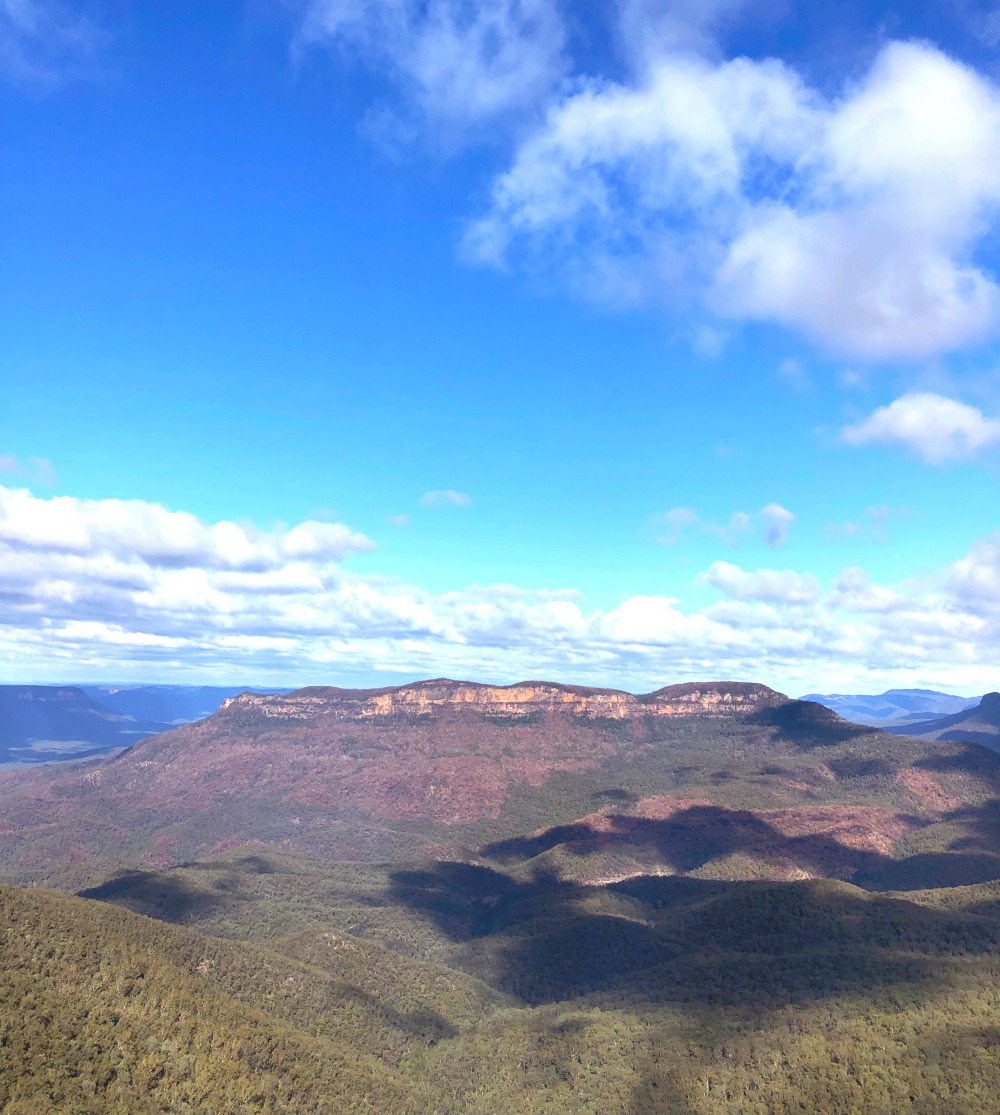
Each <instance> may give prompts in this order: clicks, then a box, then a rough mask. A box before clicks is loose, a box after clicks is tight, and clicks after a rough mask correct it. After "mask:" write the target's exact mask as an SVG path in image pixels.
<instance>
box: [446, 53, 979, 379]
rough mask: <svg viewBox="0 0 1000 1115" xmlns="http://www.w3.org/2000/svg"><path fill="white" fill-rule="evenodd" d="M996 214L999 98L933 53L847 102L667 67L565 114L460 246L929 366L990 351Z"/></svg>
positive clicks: (730, 74)
mask: <svg viewBox="0 0 1000 1115" xmlns="http://www.w3.org/2000/svg"><path fill="white" fill-rule="evenodd" d="M649 42H650V43H655V42H656V39H655V37H652V36H651V37H650V39H649ZM998 204H1000V94H998V91H997V88H996V87H995V86H994V85H993V84H992V83H991V82H990V81H988V80H987V79H986V78H984V77H982V76H980V75H978V74H976V73H975V72H973V71H972V70H970V69H968V68H967V67H964V66H962V65H961V64H959V63H958V62H956V61H954V60H952V59H950V58H948V57H947V56H945V55H944V54H942V53H941V52H940V51H937V50H936V49H934V48H933V47H931V46H928V45H925V44H918V43H900V42H897V43H890V44H888V45H887V46H886V47H885V49H884V50H883V51H882V53H881V54H880V55H879V57H878V58H877V59H876V61H875V63H874V65H873V66H872V68H871V70H870V72H869V73H868V75H867V76H866V77H865V78H864V80H863V81H861V82H859V83H857V84H854V85H849V86H848V87H847V88H846V89H845V91H844V93H843V95H842V96H841V97H840V98H839V99H835V100H828V99H826V98H824V97H823V96H821V95H820V93H819V92H817V91H816V90H814V89H811V88H809V87H808V86H807V85H806V84H805V83H804V81H803V80H802V79H801V77H800V76H799V75H798V74H797V73H795V72H794V71H793V70H792V69H790V68H789V67H788V66H786V65H784V64H782V63H781V62H778V61H776V60H765V61H751V60H748V59H745V58H740V59H735V60H731V61H724V62H720V63H714V62H709V61H707V60H705V59H699V58H696V57H694V56H693V55H691V54H690V53H689V52H684V53H681V52H675V53H670V52H666V53H664V52H662V51H661V52H660V53H659V54H658V55H657V56H656V57H655V59H653V60H651V61H650V62H649V64H648V66H646V67H645V68H644V69H643V71H642V74H641V76H640V77H639V78H638V79H637V80H636V81H635V82H634V83H633V84H626V83H615V82H607V81H599V80H591V81H588V82H585V83H583V85H582V88H579V89H577V90H576V91H574V92H572V93H571V94H569V95H567V96H565V97H564V98H563V99H562V100H559V101H557V102H555V103H554V104H553V105H552V107H551V108H550V110H549V113H548V115H547V118H546V120H545V122H544V124H543V125H542V126H541V127H540V128H538V129H537V130H536V131H535V132H534V134H532V135H530V136H529V137H528V138H527V139H525V141H524V142H523V143H522V144H521V146H520V148H519V150H518V151H517V153H516V156H515V158H514V160H513V163H512V164H511V166H510V168H509V169H508V170H507V171H506V172H505V173H504V174H502V175H501V176H500V177H498V178H497V180H496V181H495V182H494V185H493V190H492V203H491V205H490V207H489V210H488V212H487V213H486V214H485V215H484V216H483V217H481V218H480V219H479V220H478V221H476V222H474V223H473V224H472V225H471V226H470V228H469V230H468V234H467V238H466V246H467V249H468V250H469V251H470V252H471V253H472V254H473V255H474V256H475V257H477V258H479V259H480V260H483V261H485V262H500V261H514V262H517V261H520V262H523V263H524V264H525V265H527V266H530V267H542V268H554V269H555V270H557V271H558V272H560V273H562V274H563V275H564V276H565V277H566V278H567V279H568V281H569V282H570V283H571V284H572V285H574V286H576V287H578V288H580V289H582V290H584V291H585V292H586V293H588V294H590V295H592V296H595V297H598V298H612V299H613V300H619V301H620V300H629V299H632V300H636V299H638V300H654V301H655V300H675V299H676V298H677V297H679V296H684V295H686V296H690V297H693V298H695V299H700V300H702V301H703V302H704V303H706V304H707V305H709V306H710V307H712V308H714V309H715V311H716V312H717V313H719V314H721V315H722V316H725V317H730V318H735V319H739V320H756V321H767V322H777V323H779V324H782V325H785V326H787V327H789V328H791V329H794V330H797V331H800V332H803V333H805V334H807V335H809V336H810V337H813V338H816V339H818V340H819V341H820V342H822V343H824V344H826V345H828V346H830V347H831V348H833V349H836V350H841V351H844V352H851V353H855V354H857V355H859V356H863V357H868V358H875V359H881V358H898V357H903V358H920V357H926V356H929V355H931V354H935V353H940V352H945V351H949V350H952V349H957V348H960V347H963V346H965V345H969V344H973V343H976V342H978V341H981V340H983V339H985V338H987V337H988V336H990V335H991V334H992V333H994V332H995V331H996V328H997V325H998V321H1000V291H998V288H997V286H996V284H995V283H994V280H993V278H992V277H991V276H990V275H988V274H987V273H986V272H984V271H983V270H982V269H981V268H980V266H979V265H978V264H977V263H976V261H975V251H976V248H977V246H978V244H979V243H980V242H981V241H982V240H983V239H984V237H986V236H987V235H988V234H989V232H990V229H991V227H992V225H993V222H994V220H995V215H996V211H997V206H998ZM595 277H596V281H595Z"/></svg>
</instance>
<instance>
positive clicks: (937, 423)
mask: <svg viewBox="0 0 1000 1115" xmlns="http://www.w3.org/2000/svg"><path fill="white" fill-rule="evenodd" d="M841 436H842V437H843V439H844V441H846V442H847V443H848V444H849V445H870V444H879V445H901V446H903V447H904V448H906V449H909V450H910V451H911V452H913V453H915V454H916V455H917V456H918V457H920V458H922V459H923V460H924V461H926V462H927V463H928V464H931V465H940V464H944V462H945V461H950V460H967V459H968V458H970V457H972V456H974V455H975V454H976V453H977V452H978V451H979V450H980V449H983V448H985V447H986V446H988V445H992V444H993V443H994V442H996V441H998V440H1000V421H997V420H996V419H993V418H987V417H986V416H985V415H984V414H983V413H982V411H980V410H977V409H976V408H975V407H972V406H969V405H968V404H966V403H960V402H958V401H957V400H955V399H949V398H947V397H946V396H944V395H937V394H934V393H933V392H930V391H914V392H910V393H909V394H907V395H903V396H901V397H900V398H898V399H896V400H895V401H894V402H892V403H890V404H889V405H888V406H884V407H879V408H878V409H877V410H876V411H874V412H873V413H872V414H870V415H869V416H868V417H867V418H865V419H864V420H863V421H861V422H857V423H855V424H854V425H852V426H847V427H846V428H845V429H844V430H843V431H842V433H841Z"/></svg>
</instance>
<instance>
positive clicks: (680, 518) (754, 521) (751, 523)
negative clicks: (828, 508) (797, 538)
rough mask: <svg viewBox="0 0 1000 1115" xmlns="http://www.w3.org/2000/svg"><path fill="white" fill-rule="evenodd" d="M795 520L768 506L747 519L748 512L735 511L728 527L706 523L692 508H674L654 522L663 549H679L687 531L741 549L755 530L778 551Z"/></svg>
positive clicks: (789, 515)
mask: <svg viewBox="0 0 1000 1115" xmlns="http://www.w3.org/2000/svg"><path fill="white" fill-rule="evenodd" d="M794 519H795V516H794V515H793V514H792V513H791V511H787V510H786V509H785V508H784V507H781V506H780V505H779V504H777V503H769V504H768V505H767V506H766V507H762V508H761V509H760V511H758V512H757V514H756V515H748V514H747V513H746V512H745V511H734V512H733V513H732V514H731V515H730V516H729V519H728V520H727V522H725V523H713V522H710V521H708V520H706V519H703V518H702V517H701V516H700V515H699V514H698V513H697V512H696V511H693V510H692V509H691V508H690V507H674V508H672V509H671V510H669V511H664V512H661V513H660V514H658V515H653V516H652V519H651V521H652V524H653V526H654V527H655V528H657V529H658V530H662V531H663V533H661V534H660V535H659V536H658V538H657V541H658V542H659V543H660V544H661V545H664V546H675V545H677V543H678V542H680V541H681V539H683V538H684V536H685V533H686V532H687V531H688V530H696V531H698V532H699V533H700V534H710V535H712V536H713V537H715V538H718V539H719V541H720V542H724V543H725V544H726V545H727V546H738V545H739V544H740V543H741V542H742V541H743V540H744V539H745V538H747V537H748V536H749V535H750V534H751V533H752V532H753V530H754V527H755V526H756V527H757V528H758V529H759V531H760V534H761V537H762V539H763V540H764V542H765V543H766V544H767V545H768V546H770V547H772V548H777V547H778V546H782V545H784V543H785V541H786V539H787V538H788V529H789V527H790V525H791V523H792V522H793V521H794Z"/></svg>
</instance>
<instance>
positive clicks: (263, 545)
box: [0, 487, 373, 572]
mask: <svg viewBox="0 0 1000 1115" xmlns="http://www.w3.org/2000/svg"><path fill="white" fill-rule="evenodd" d="M0 545H2V546H4V547H5V548H6V549H7V550H8V552H9V553H12V554H17V553H23V552H39V553H49V554H67V555H77V556H80V557H95V556H106V557H112V558H113V559H114V560H116V561H121V562H131V561H140V562H143V563H146V564H148V565H149V566H152V567H168V568H170V567H173V568H178V569H183V568H191V567H199V568H207V569H232V570H250V571H255V572H263V571H265V570H274V569H278V568H281V567H282V566H284V565H286V564H287V563H288V562H294V561H301V560H307V561H339V560H340V559H342V558H343V557H345V556H346V555H347V554H350V553H358V552H362V551H364V550H369V549H371V548H372V545H373V544H372V543H371V542H370V541H369V540H368V539H367V538H365V536H364V535H362V534H358V533H356V532H354V531H352V530H349V529H348V528H347V527H345V526H343V525H342V524H340V523H320V522H315V521H312V520H310V521H306V522H303V523H299V524H297V525H296V526H294V527H292V528H291V529H285V528H276V529H274V530H272V531H257V530H255V529H253V528H251V527H245V526H239V525H238V524H236V523H231V522H219V523H213V524H206V523H203V522H202V521H201V520H200V519H198V518H196V517H195V516H194V515H191V514H189V513H188V512H186V511H168V510H167V509H166V508H164V507H161V506H160V505H159V504H156V503H147V502H145V501H144V500H117V499H105V500H82V499H76V498H74V497H72V496H57V497H55V498H53V499H40V498H38V497H37V496H34V495H32V494H31V493H30V492H29V491H27V490H24V489H13V488H6V487H0Z"/></svg>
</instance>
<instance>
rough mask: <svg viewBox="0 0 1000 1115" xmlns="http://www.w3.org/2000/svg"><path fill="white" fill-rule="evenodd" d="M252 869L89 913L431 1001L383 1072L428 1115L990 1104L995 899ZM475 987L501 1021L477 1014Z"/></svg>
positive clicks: (144, 890) (134, 896)
mask: <svg viewBox="0 0 1000 1115" xmlns="http://www.w3.org/2000/svg"><path fill="white" fill-rule="evenodd" d="M262 866H265V865H264V864H262V863H261V862H259V861H256V862H248V861H245V860H239V859H236V860H228V861H226V862H225V863H218V864H202V865H200V866H193V867H190V868H184V869H178V870H176V871H172V872H166V873H152V872H151V873H148V874H146V875H144V876H142V877H134V876H133V877H121V878H119V879H118V880H117V881H116V883H115V884H114V885H110V884H109V886H108V887H107V888H106V889H105V894H106V896H107V897H109V898H110V897H113V898H114V900H115V901H122V902H130V903H146V904H147V905H148V906H149V907H151V908H152V907H154V906H156V905H157V904H159V906H160V907H161V909H162V911H163V914H164V915H165V916H171V917H175V918H177V917H180V918H183V919H184V920H185V921H187V922H188V924H190V925H193V926H197V927H198V928H200V929H201V930H204V931H211V932H223V931H224V932H226V933H228V934H229V935H230V936H231V937H237V938H238V937H243V938H245V939H247V940H250V941H255V942H257V943H258V945H259V944H260V943H261V942H266V945H267V949H268V950H269V952H270V953H271V954H273V955H276V956H279V955H280V956H285V957H286V958H289V960H290V961H291V962H297V963H302V962H305V963H308V964H309V965H310V967H311V969H312V970H313V971H315V972H317V973H319V972H322V973H325V974H327V975H328V976H331V977H334V978H337V979H344V978H345V975H346V974H347V971H348V970H350V971H352V972H353V975H352V976H351V978H352V979H353V980H354V981H355V982H356V983H359V985H363V986H365V987H366V989H367V992H368V993H369V994H370V995H372V996H373V997H374V998H376V999H378V1000H379V1001H384V1000H385V997H386V996H391V995H392V987H393V985H394V984H396V983H397V981H398V986H399V989H400V990H399V997H400V1000H401V1002H402V1001H404V1000H405V1001H406V1004H407V1010H408V1017H409V1018H410V1019H411V1020H412V1019H413V1018H414V1017H415V1016H417V1014H418V1011H417V1010H416V1009H415V1004H414V1003H413V1002H412V1001H411V1000H409V998H408V997H409V996H411V995H412V994H413V986H414V984H417V983H420V984H422V983H424V982H425V981H427V980H430V981H431V983H430V985H428V986H429V987H430V986H431V985H433V986H436V987H437V988H438V990H437V991H433V992H432V991H431V990H428V992H427V993H428V994H434V995H435V996H436V1000H435V1001H436V1003H437V1006H436V1008H435V1009H436V1010H437V1012H438V1018H439V1029H438V1030H437V1032H436V1033H435V1034H432V1035H430V1036H427V1037H426V1040H423V1039H422V1040H420V1041H418V1042H413V1043H411V1044H410V1045H409V1046H408V1047H407V1048H406V1051H405V1052H404V1053H403V1054H402V1056H401V1057H400V1058H399V1059H398V1060H396V1061H394V1062H393V1065H394V1066H395V1070H396V1071H397V1072H398V1073H399V1074H401V1075H402V1076H404V1077H405V1079H407V1080H408V1081H411V1082H412V1084H413V1086H414V1087H415V1088H423V1089H430V1090H431V1091H432V1092H433V1105H432V1106H430V1107H429V1108H428V1110H429V1111H438V1112H441V1113H448V1115H460V1113H476V1115H491V1113H495V1112H504V1113H506V1112H518V1113H522V1112H524V1113H529V1115H534V1113H536V1112H537V1113H539V1115H541V1113H543V1112H545V1113H547V1115H552V1113H557V1115H558V1113H563V1112H565V1113H567V1115H568V1113H573V1115H580V1113H586V1112H589V1113H591V1115H597V1113H598V1112H600V1113H606V1115H660V1113H662V1112H664V1111H668V1112H674V1111H681V1112H689V1113H690V1112H695V1113H697V1115H714V1113H715V1112H719V1111H722V1112H730V1111H731V1112H737V1111H738V1112H741V1113H744V1115H771V1113H782V1115H783V1113H785V1112H788V1113H791V1112H799V1111H801V1110H803V1109H805V1110H814V1111H829V1112H831V1113H833V1112H842V1111H852V1110H856V1111H858V1112H860V1113H863V1115H876V1113H879V1115H883V1113H884V1112H886V1111H892V1112H894V1113H895V1112H897V1111H903V1112H922V1113H926V1115H930V1113H931V1112H941V1111H945V1110H946V1111H948V1112H949V1113H956V1115H962V1113H964V1112H970V1113H971V1112H974V1111H979V1110H982V1109H983V1107H982V1105H983V1103H984V1102H986V1097H988V1096H990V1095H995V1094H997V1089H1000V1044H998V1043H997V1041H996V1040H995V1038H994V1037H993V1036H991V1035H994V1034H995V1033H996V1030H995V1025H996V1023H995V1019H996V1017H997V1011H998V1010H1000V963H998V960H997V956H998V951H1000V917H998V913H997V908H996V902H995V895H994V894H993V890H994V889H995V888H993V887H992V885H991V884H986V885H984V886H982V887H978V888H977V887H973V888H960V892H961V894H962V895H963V896H964V897H963V898H962V899H961V900H960V901H957V902H956V903H955V905H954V908H939V907H940V906H941V905H942V904H941V903H938V902H936V901H935V900H934V897H933V896H928V895H924V894H919V895H917V897H918V898H919V899H920V901H919V902H912V901H910V900H909V899H908V897H906V896H901V895H888V894H877V895H873V894H870V893H867V892H865V891H862V890H860V889H858V888H856V887H852V886H850V885H847V884H844V883H839V882H831V881H804V882H794V883H773V882H737V883H731V882H721V881H710V880H699V879H693V878H684V877H676V878H656V877H643V878H636V879H631V880H628V881H625V882H621V883H617V884H613V885H608V886H582V885H580V884H578V883H573V882H567V881H562V880H559V879H556V878H554V877H551V876H548V877H546V876H538V877H537V878H535V879H532V880H524V879H519V878H517V877H515V876H513V875H510V874H507V873H505V872H503V871H502V870H499V869H497V868H495V867H488V866H486V865H483V864H480V865H475V864H462V863H454V862H451V863H448V862H437V863H427V864H423V865H411V866H408V867H403V866H396V867H382V868H379V867H363V868H362V867H358V866H342V865H336V864H331V865H328V866H327V867H325V868H324V867H321V866H319V865H297V864H295V863H292V862H290V861H279V860H275V861H272V862H270V863H268V864H266V866H267V870H261V868H262ZM218 882H222V883H223V885H222V886H221V887H220V886H217V885H216V884H217V883H218ZM960 892H959V891H956V892H955V893H956V894H958V893H960ZM941 893H948V892H934V894H935V895H939V894H941ZM182 895H183V897H181V896H182ZM213 895H215V896H216V898H217V901H215V902H213V901H211V899H212V896H213ZM296 896H297V897H296ZM991 897H992V899H993V902H992V905H991V901H990V900H991ZM283 911H285V914H284V916H283ZM282 929H285V930H288V932H287V934H285V935H282V933H281V930H282ZM331 942H332V944H331ZM384 945H390V946H391V947H392V950H393V952H392V957H393V959H392V962H388V961H387V959H386V958H387V956H388V955H389V954H387V953H386V952H385V951H384V949H383V946H384ZM220 947H221V946H220ZM354 957H360V958H361V960H360V964H359V967H356V968H351V969H345V968H344V965H345V964H347V965H354V964H355V960H354V959H353V958H354ZM359 972H362V973H367V976H366V978H365V979H362V980H360V981H359V979H358V973H359ZM407 973H410V974H409V976H407ZM448 973H450V977H449V975H448ZM471 977H474V978H471ZM449 978H451V979H453V980H454V985H453V986H452V987H451V988H450V989H448V991H447V994H442V993H441V991H442V989H441V985H440V984H439V983H438V982H437V981H440V980H442V979H444V980H446V981H447V980H448V979H449ZM366 980H367V982H366ZM480 981H482V982H480ZM483 983H488V984H490V985H492V986H493V988H494V989H495V993H496V994H498V995H500V996H501V998H500V999H497V1000H490V1001H488V1002H486V1001H485V1000H484V999H483V998H482V995H483V992H482V990H480V989H481V988H482V985H483ZM449 1011H454V1012H455V1013H454V1014H453V1015H451V1016H449V1013H448V1012H449ZM380 1040H384V1039H380ZM986 1109H988V1105H987V1108H986Z"/></svg>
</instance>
